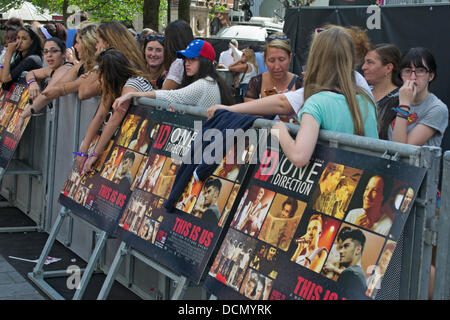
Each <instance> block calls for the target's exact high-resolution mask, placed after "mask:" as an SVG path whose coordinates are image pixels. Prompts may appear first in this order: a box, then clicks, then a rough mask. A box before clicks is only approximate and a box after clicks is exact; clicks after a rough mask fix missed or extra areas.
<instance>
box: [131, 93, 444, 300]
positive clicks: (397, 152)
mask: <svg viewBox="0 0 450 320" xmlns="http://www.w3.org/2000/svg"><path fill="white" fill-rule="evenodd" d="M135 103H136V104H141V105H148V106H152V107H156V108H160V109H167V110H170V111H176V112H181V113H189V114H192V115H196V116H200V117H204V118H206V111H205V109H203V108H199V107H192V106H185V105H180V104H170V103H168V102H164V101H157V100H154V99H147V98H139V99H135ZM272 124H273V121H271V120H265V119H258V120H256V121H255V122H254V124H253V126H254V127H255V128H267V127H271V126H272ZM288 127H289V129H290V131H291V133H292V134H295V133H296V132H297V130H298V126H296V125H291V124H288ZM319 143H321V144H328V145H329V146H331V147H335V148H341V149H345V150H350V151H353V152H358V153H363V154H370V155H373V156H378V157H383V158H388V159H391V160H394V161H402V162H406V163H409V164H410V165H414V166H418V167H423V168H426V169H427V174H426V176H425V179H424V182H423V183H422V186H421V188H420V190H419V194H418V196H417V198H416V200H415V203H414V205H413V208H412V211H411V212H412V214H410V216H409V219H408V221H407V225H406V227H405V230H404V232H403V237H402V241H401V242H399V245H398V247H400V248H399V249H398V250H395V253H394V257H393V260H395V259H398V260H400V265H401V273H400V272H391V273H390V274H391V275H392V276H393V278H392V279H389V281H390V282H392V281H393V282H396V283H398V287H399V292H383V288H382V289H381V290H380V293H381V295H379V296H383V297H384V298H383V299H428V292H429V282H430V270H431V258H432V248H433V246H434V245H435V241H434V239H435V238H436V228H435V223H434V221H436V194H437V186H438V180H439V162H440V159H441V149H440V148H436V147H425V146H422V147H418V146H412V145H406V144H402V143H396V142H392V141H384V140H379V139H373V138H367V137H361V136H356V135H349V134H345V133H338V132H331V131H326V130H321V131H320V134H319ZM440 249H441V250H444V249H445V248H440ZM444 285H445V286H448V285H447V284H444ZM377 298H378V296H377Z"/></svg>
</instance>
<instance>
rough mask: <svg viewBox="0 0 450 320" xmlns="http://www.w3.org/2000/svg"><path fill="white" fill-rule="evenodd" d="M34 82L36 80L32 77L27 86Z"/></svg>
mask: <svg viewBox="0 0 450 320" xmlns="http://www.w3.org/2000/svg"><path fill="white" fill-rule="evenodd" d="M33 82H36V79H35V78H31V79H30V80H28V81H27V87H29V86H30V85H31V84H32V83H33Z"/></svg>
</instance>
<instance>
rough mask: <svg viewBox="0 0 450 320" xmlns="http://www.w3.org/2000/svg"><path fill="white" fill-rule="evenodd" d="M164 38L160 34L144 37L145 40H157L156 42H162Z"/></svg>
mask: <svg viewBox="0 0 450 320" xmlns="http://www.w3.org/2000/svg"><path fill="white" fill-rule="evenodd" d="M164 39H165V38H164V36H163V35H162V34H151V35H149V36H146V37H145V40H148V41H152V40H158V41H164Z"/></svg>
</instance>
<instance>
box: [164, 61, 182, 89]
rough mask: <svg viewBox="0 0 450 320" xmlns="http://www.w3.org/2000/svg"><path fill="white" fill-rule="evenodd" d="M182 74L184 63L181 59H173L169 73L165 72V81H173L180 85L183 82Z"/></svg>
mask: <svg viewBox="0 0 450 320" xmlns="http://www.w3.org/2000/svg"><path fill="white" fill-rule="evenodd" d="M183 73H184V61H183V59H181V58H178V59H175V61H174V62H172V64H171V65H170V68H169V72H167V76H166V79H165V80H164V82H166V80H172V81H175V82H176V83H178V84H181V82H182V80H183Z"/></svg>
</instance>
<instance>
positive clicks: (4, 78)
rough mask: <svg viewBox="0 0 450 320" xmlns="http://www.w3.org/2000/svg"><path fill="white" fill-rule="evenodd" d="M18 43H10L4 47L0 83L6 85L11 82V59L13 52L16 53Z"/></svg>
mask: <svg viewBox="0 0 450 320" xmlns="http://www.w3.org/2000/svg"><path fill="white" fill-rule="evenodd" d="M19 45H20V42H19V41H17V40H16V42H11V43H10V44H9V45H8V46H7V47H6V53H5V60H4V62H3V69H2V72H1V73H0V82H3V83H6V82H10V81H11V80H12V77H11V59H12V56H13V55H14V52H16V50H17V48H18V47H19Z"/></svg>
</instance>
